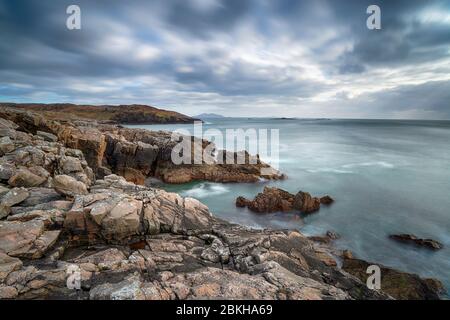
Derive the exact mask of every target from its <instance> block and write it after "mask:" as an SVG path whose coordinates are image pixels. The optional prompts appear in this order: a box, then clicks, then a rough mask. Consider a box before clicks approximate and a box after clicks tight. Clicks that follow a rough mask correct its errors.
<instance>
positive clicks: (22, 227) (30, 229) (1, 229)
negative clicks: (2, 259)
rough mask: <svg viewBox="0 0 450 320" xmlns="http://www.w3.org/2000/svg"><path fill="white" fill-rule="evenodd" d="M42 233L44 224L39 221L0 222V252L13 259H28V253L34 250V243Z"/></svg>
mask: <svg viewBox="0 0 450 320" xmlns="http://www.w3.org/2000/svg"><path fill="white" fill-rule="evenodd" d="M44 231H45V230H44V222H42V221H39V220H31V221H26V222H16V221H14V222H10V221H0V251H1V252H3V253H6V254H8V255H10V256H13V257H29V256H30V255H29V254H28V253H29V252H32V251H33V250H34V249H35V247H34V243H35V241H36V240H37V239H38V238H39V237H40V236H41V235H42V234H43V233H44ZM31 256H33V254H31ZM35 257H37V255H36V256H35Z"/></svg>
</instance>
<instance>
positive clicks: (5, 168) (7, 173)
mask: <svg viewBox="0 0 450 320" xmlns="http://www.w3.org/2000/svg"><path fill="white" fill-rule="evenodd" d="M15 171H16V166H14V165H13V164H11V163H7V162H5V163H0V179H1V180H9V179H10V178H11V177H12V176H13V175H14V173H15Z"/></svg>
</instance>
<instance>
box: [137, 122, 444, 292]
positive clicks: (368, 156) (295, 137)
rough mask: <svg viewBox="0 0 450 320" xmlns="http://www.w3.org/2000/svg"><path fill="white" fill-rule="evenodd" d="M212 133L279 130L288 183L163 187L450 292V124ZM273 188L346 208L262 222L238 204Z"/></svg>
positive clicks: (317, 125) (316, 125) (260, 125)
mask: <svg viewBox="0 0 450 320" xmlns="http://www.w3.org/2000/svg"><path fill="white" fill-rule="evenodd" d="M130 127H133V126H130ZM138 127H141V128H145V129H149V130H159V129H162V130H174V129H178V128H184V129H189V130H190V131H191V132H192V128H193V127H192V125H151V126H149V125H142V126H138ZM203 127H204V130H207V129H209V128H216V129H220V130H225V129H226V128H232V129H236V128H243V129H248V128H255V129H279V135H280V164H279V165H280V170H281V171H282V172H283V173H286V174H287V175H288V179H287V180H284V181H276V182H259V183H255V184H217V183H208V182H195V183H189V184H184V185H164V184H162V185H161V186H162V187H163V188H165V189H167V190H170V191H174V192H178V193H180V194H181V195H183V196H190V197H194V198H197V199H199V200H200V201H202V202H203V203H205V204H206V205H208V206H209V208H210V210H211V211H212V212H213V213H214V214H215V215H217V216H219V217H222V218H225V219H227V220H229V221H232V222H236V223H240V224H244V225H247V226H251V227H273V228H290V229H292V228H297V229H299V230H301V231H302V232H303V233H305V234H308V235H312V234H323V233H325V232H326V231H327V230H332V231H335V232H337V233H339V234H340V235H341V239H339V240H338V241H336V242H335V244H336V246H338V247H340V248H348V249H350V250H352V251H353V252H354V254H355V255H356V256H357V257H359V258H362V259H365V260H369V261H372V262H378V263H381V264H383V265H386V266H391V267H394V268H397V269H400V270H404V271H408V272H414V273H417V274H419V275H421V276H424V277H435V278H438V279H440V280H441V281H443V282H444V284H445V286H446V287H447V290H449V289H450V196H449V195H450V121H403V120H401V121H400V120H289V119H286V120H279V119H254V118H253V119H246V118H233V119H230V118H227V119H217V120H216V119H212V120H208V122H207V123H205V124H204V125H203ZM265 185H270V186H277V187H280V188H283V189H285V190H288V191H290V192H292V193H296V192H297V191H299V190H304V191H308V192H310V193H311V194H313V195H316V196H321V195H325V194H329V195H330V196H332V197H333V198H334V199H335V200H336V201H335V203H334V204H333V205H332V206H330V207H328V208H327V207H324V208H322V209H321V210H320V212H318V213H316V214H312V215H309V216H307V217H300V216H299V215H297V214H286V213H276V214H267V215H258V214H255V213H252V212H249V211H248V210H246V209H239V208H236V207H235V205H234V203H235V199H236V197H237V196H239V195H242V196H245V197H248V198H253V197H254V196H255V195H256V194H257V193H258V192H260V191H261V190H262V189H263V187H264V186H265ZM392 233H413V234H415V235H417V236H419V237H429V238H433V239H435V240H438V241H440V242H441V243H443V244H444V249H442V250H439V251H437V252H432V251H429V250H426V249H421V248H416V247H413V246H409V245H403V244H400V243H397V242H395V241H392V240H390V239H388V235H389V234H392Z"/></svg>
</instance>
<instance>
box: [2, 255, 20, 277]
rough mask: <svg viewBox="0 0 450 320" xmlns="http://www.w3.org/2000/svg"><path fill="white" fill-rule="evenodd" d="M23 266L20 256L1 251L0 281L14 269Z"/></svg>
mask: <svg viewBox="0 0 450 320" xmlns="http://www.w3.org/2000/svg"><path fill="white" fill-rule="evenodd" d="M20 268H22V261H20V259H18V258H13V257H10V256H8V255H7V254H5V253H3V252H0V283H1V282H3V281H4V280H5V279H6V277H7V276H8V275H9V274H10V273H11V272H13V271H16V270H19V269H20Z"/></svg>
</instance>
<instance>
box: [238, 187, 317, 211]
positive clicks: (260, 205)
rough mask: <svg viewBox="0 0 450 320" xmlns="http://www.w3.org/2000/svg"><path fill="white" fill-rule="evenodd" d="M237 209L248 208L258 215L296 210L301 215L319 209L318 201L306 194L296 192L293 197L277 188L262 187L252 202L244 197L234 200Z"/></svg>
mask: <svg viewBox="0 0 450 320" xmlns="http://www.w3.org/2000/svg"><path fill="white" fill-rule="evenodd" d="M236 206H237V207H248V208H249V209H250V210H251V211H254V212H258V213H269V212H287V211H292V210H298V211H300V212H302V213H312V212H315V211H317V210H319V209H320V199H319V198H316V197H314V198H313V197H311V195H310V194H309V193H307V192H302V191H300V192H298V193H297V194H296V195H293V194H291V193H289V192H287V191H284V190H282V189H278V188H270V187H264V190H263V192H262V193H258V194H257V195H256V197H255V198H254V199H253V200H247V199H245V198H244V197H238V198H237V199H236Z"/></svg>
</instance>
